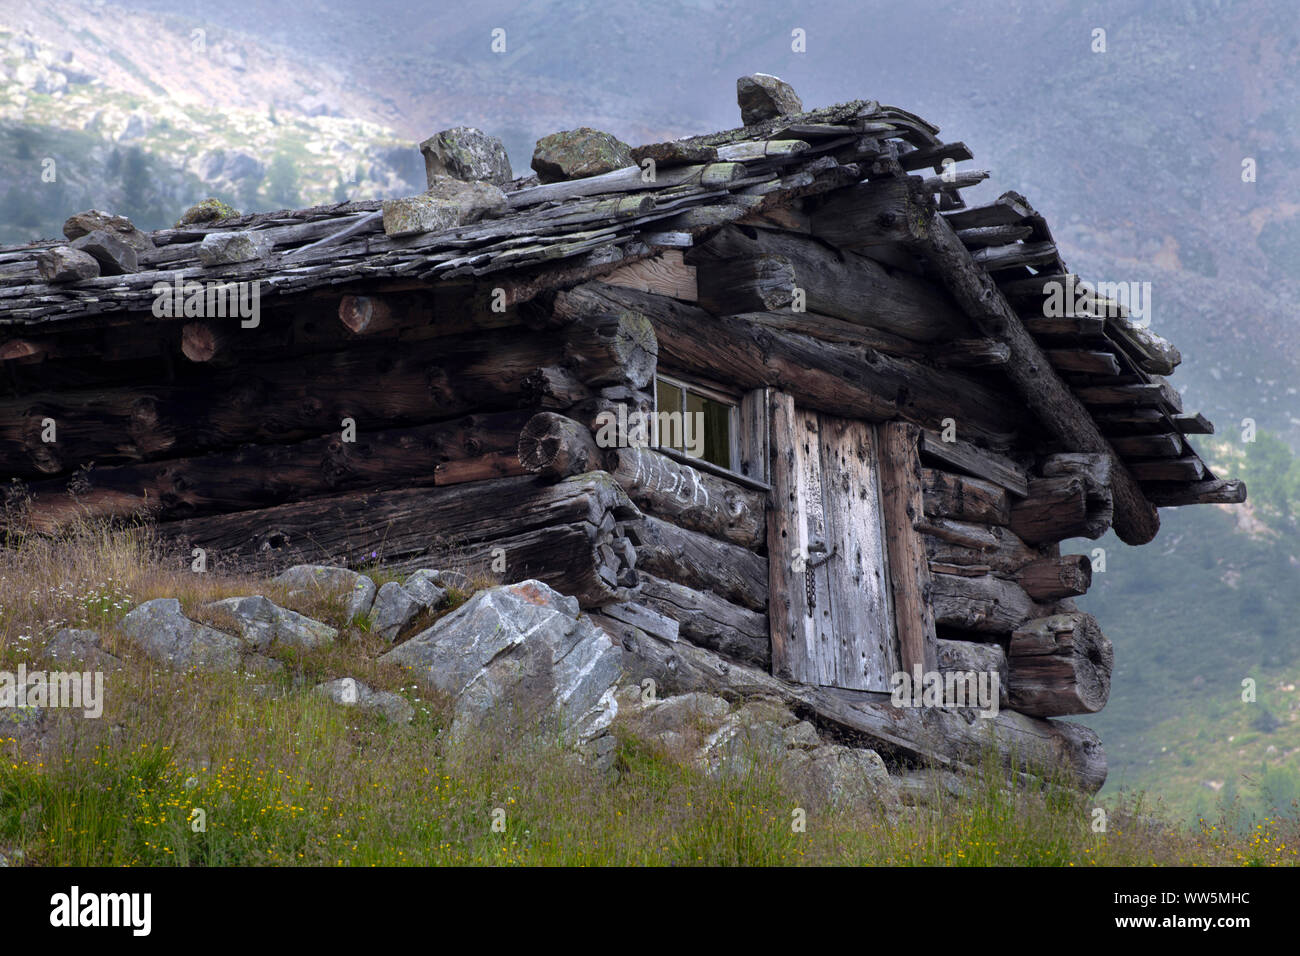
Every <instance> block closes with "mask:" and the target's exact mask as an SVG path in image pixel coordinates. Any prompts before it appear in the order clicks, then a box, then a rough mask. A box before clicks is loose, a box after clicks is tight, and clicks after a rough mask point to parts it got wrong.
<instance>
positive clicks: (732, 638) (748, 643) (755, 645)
mask: <svg viewBox="0 0 1300 956" xmlns="http://www.w3.org/2000/svg"><path fill="white" fill-rule="evenodd" d="M639 577H640V581H641V594H640V597H639V598H638V599H637V600H638V601H639V603H641V604H644V605H645V606H646V607H648V608H650V609H651V610H652V611H657V612H658V613H660V614H663V615H665V616H667V617H671V618H673V619H674V620H676V621H677V622H678V624H679V625H680V627H681V631H680V635H681V637H682V639H683V640H687V641H690V642H691V643H692V644H695V645H697V646H699V647H705V648H708V649H709V650H711V651H716V652H717V653H719V654H721V655H723V656H724V657H728V658H730V659H732V660H735V661H739V662H741V663H744V664H752V665H753V666H755V667H763V668H770V667H771V666H772V640H771V637H770V636H769V634H768V628H767V615H766V614H759V613H756V612H754V611H750V610H747V609H746V608H743V607H740V606H739V605H736V604H732V603H730V602H729V601H725V600H723V599H722V598H720V597H718V596H717V595H716V594H713V593H711V592H709V591H697V590H695V589H693V588H688V587H686V586H685V585H681V584H677V583H675V582H673V581H665V580H664V579H662V578H657V577H655V576H654V575H652V574H640V575H639Z"/></svg>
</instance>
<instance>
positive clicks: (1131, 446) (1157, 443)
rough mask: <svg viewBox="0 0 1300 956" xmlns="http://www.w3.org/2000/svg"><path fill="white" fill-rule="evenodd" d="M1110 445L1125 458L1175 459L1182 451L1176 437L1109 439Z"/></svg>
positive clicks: (1181, 445)
mask: <svg viewBox="0 0 1300 956" xmlns="http://www.w3.org/2000/svg"><path fill="white" fill-rule="evenodd" d="M1110 443H1111V445H1113V446H1114V447H1115V450H1116V451H1117V452H1119V453H1120V454H1121V455H1123V456H1124V457H1125V458H1176V457H1177V456H1178V455H1180V454H1182V451H1183V441H1182V439H1181V438H1180V437H1179V436H1178V435H1129V436H1127V437H1115V438H1111V439H1110Z"/></svg>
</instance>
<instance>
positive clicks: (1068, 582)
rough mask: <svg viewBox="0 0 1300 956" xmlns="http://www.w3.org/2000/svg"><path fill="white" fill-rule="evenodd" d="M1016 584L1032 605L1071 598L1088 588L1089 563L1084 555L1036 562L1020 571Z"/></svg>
mask: <svg viewBox="0 0 1300 956" xmlns="http://www.w3.org/2000/svg"><path fill="white" fill-rule="evenodd" d="M1017 580H1018V581H1019V582H1020V586H1021V587H1022V588H1024V589H1025V593H1026V594H1028V595H1029V596H1030V597H1031V598H1033V599H1034V600H1035V601H1056V600H1060V599H1061V598H1066V597H1075V596H1077V595H1080V594H1086V593H1087V592H1088V588H1089V587H1090V586H1091V585H1092V561H1091V560H1090V559H1089V558H1088V556H1087V555H1086V554H1066V555H1062V556H1061V557H1053V558H1040V559H1039V560H1037V561H1031V562H1030V563H1029V564H1026V565H1025V566H1024V567H1023V568H1021V569H1020V571H1019V573H1018V575H1017Z"/></svg>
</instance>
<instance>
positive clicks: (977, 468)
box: [921, 431, 1029, 498]
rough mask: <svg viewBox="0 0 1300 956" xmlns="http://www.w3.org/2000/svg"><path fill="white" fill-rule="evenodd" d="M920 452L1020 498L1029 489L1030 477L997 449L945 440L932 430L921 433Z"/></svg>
mask: <svg viewBox="0 0 1300 956" xmlns="http://www.w3.org/2000/svg"><path fill="white" fill-rule="evenodd" d="M921 454H922V456H924V457H926V458H931V459H934V460H936V461H938V462H941V463H942V464H945V465H950V466H952V467H953V468H956V469H958V470H960V471H964V472H967V473H969V474H971V475H974V476H975V477H977V478H983V479H984V480H985V481H990V482H992V483H994V484H996V485H1001V486H1002V487H1003V488H1006V489H1007V490H1008V491H1010V492H1011V493H1012V494H1013V495H1016V496H1018V497H1021V498H1023V497H1024V496H1025V495H1026V494H1028V493H1029V479H1028V477H1027V476H1026V475H1025V471H1024V469H1023V468H1021V467H1020V466H1019V465H1017V464H1016V463H1015V462H1014V461H1012V460H1011V459H1009V458H1007V457H1005V456H1003V455H999V454H998V453H997V452H993V451H990V450H988V449H986V448H980V447H978V446H976V445H973V444H971V443H970V442H966V441H960V440H957V441H944V440H943V438H942V437H941V436H939V435H936V434H935V433H934V432H931V431H926V432H924V433H923V434H922V436H921Z"/></svg>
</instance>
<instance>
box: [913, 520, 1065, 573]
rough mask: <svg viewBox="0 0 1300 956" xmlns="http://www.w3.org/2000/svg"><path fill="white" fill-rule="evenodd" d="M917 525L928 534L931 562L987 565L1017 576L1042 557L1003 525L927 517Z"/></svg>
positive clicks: (926, 538) (927, 540)
mask: <svg viewBox="0 0 1300 956" xmlns="http://www.w3.org/2000/svg"><path fill="white" fill-rule="evenodd" d="M916 527H917V530H918V531H920V532H921V533H922V534H924V535H925V543H926V549H925V550H926V557H928V558H929V560H930V561H931V562H932V563H936V562H937V563H940V564H957V565H964V566H968V567H977V566H981V565H984V566H989V567H991V568H992V569H993V570H994V571H996V572H997V573H999V574H1006V575H1014V574H1015V573H1016V572H1018V571H1019V570H1020V569H1021V568H1023V567H1024V566H1025V565H1026V564H1028V563H1029V562H1030V561H1036V560H1037V559H1038V558H1040V557H1042V556H1043V555H1042V554H1041V553H1040V552H1039V550H1038V549H1036V548H1031V547H1030V546H1029V545H1027V544H1025V542H1023V541H1021V540H1020V538H1018V537H1016V535H1015V533H1014V532H1012V531H1011V530H1009V529H1007V528H1004V527H1002V526H1000V525H987V524H972V523H969V522H965V521H953V520H951V519H949V518H929V517H927V518H925V519H924V520H923V521H922V522H920V523H918V524H917V526H916Z"/></svg>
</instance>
